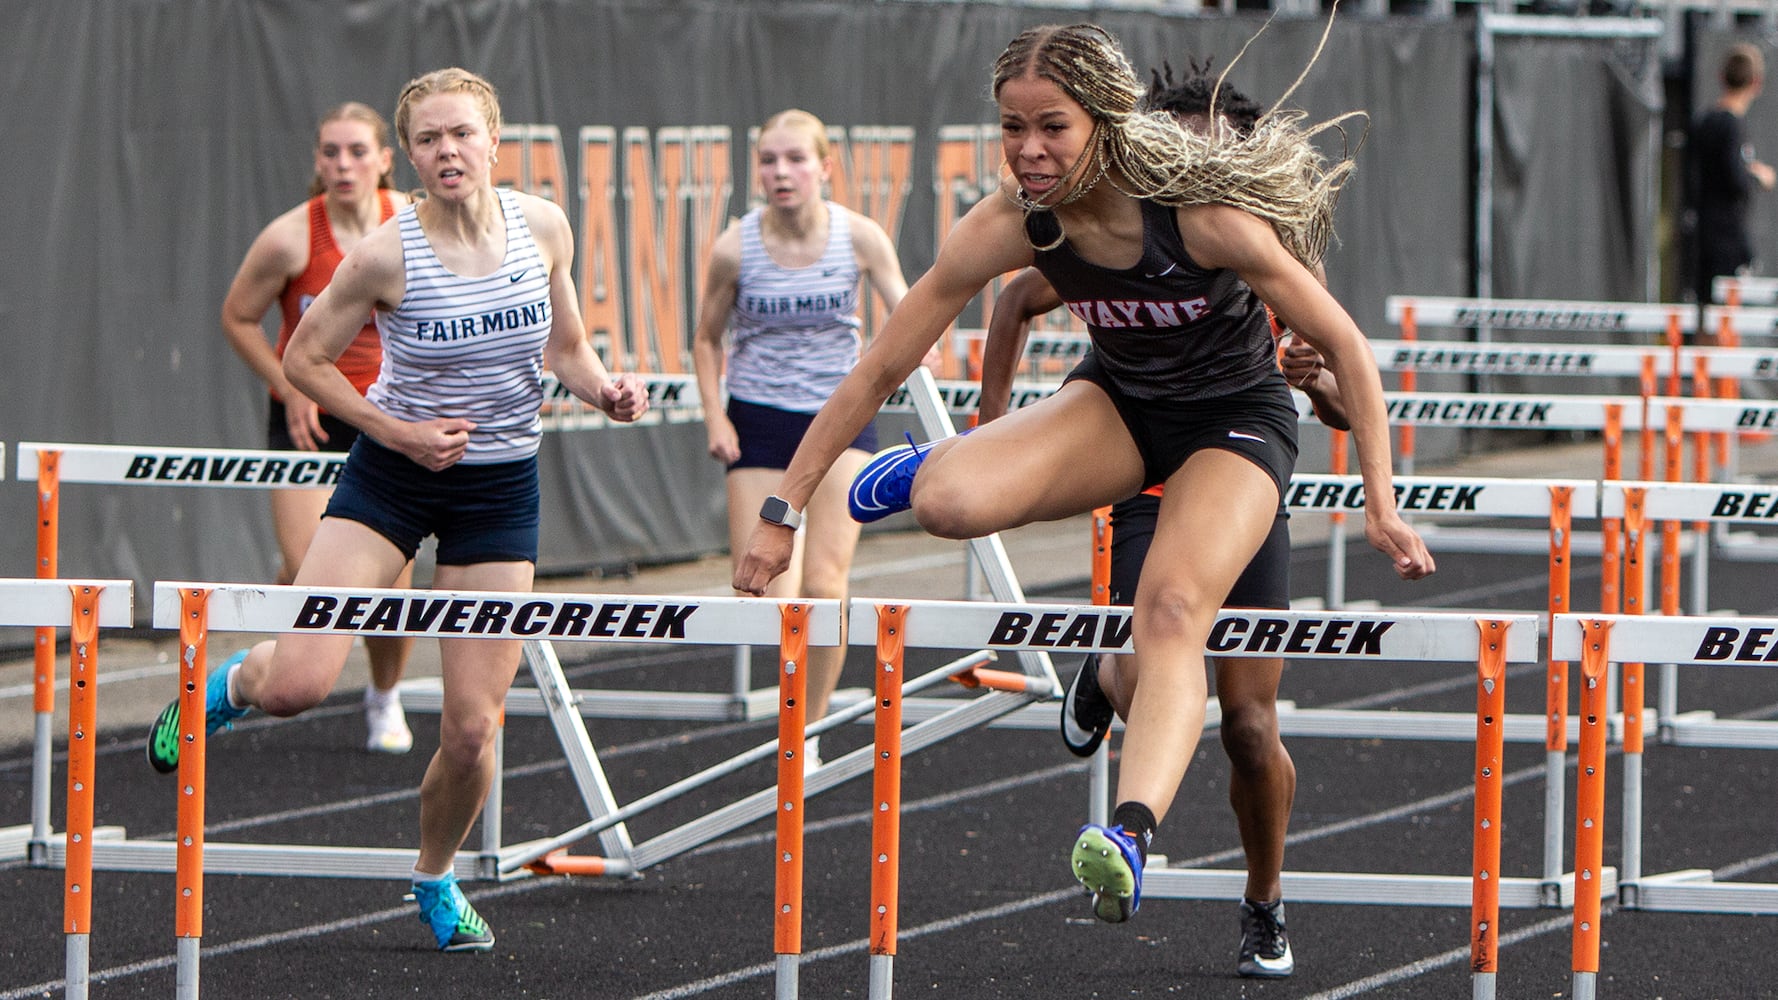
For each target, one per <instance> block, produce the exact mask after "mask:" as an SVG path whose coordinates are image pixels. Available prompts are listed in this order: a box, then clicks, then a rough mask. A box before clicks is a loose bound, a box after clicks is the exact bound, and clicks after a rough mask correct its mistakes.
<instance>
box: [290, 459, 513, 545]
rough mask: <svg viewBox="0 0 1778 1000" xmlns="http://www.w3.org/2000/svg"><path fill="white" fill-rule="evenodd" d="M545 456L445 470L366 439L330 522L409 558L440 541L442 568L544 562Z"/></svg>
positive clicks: (336, 496) (343, 480)
mask: <svg viewBox="0 0 1778 1000" xmlns="http://www.w3.org/2000/svg"><path fill="white" fill-rule="evenodd" d="M540 509H541V503H540V501H539V493H538V488H537V456H535V455H533V456H531V457H530V458H523V459H519V460H517V461H513V462H489V463H486V464H478V465H467V464H464V463H462V462H458V463H457V464H456V465H453V466H451V467H449V468H447V469H442V470H440V471H438V472H433V471H432V470H430V469H428V468H426V467H425V466H423V465H420V464H418V463H417V462H414V461H413V460H412V459H410V458H408V457H407V456H406V455H403V454H401V453H400V452H397V451H392V450H390V449H388V448H385V447H383V446H382V445H380V444H378V443H377V442H376V441H375V440H374V439H372V438H371V437H370V436H369V435H360V436H359V438H358V443H357V444H354V445H353V446H352V452H351V454H349V455H347V456H346V468H345V469H344V470H343V471H342V472H341V473H340V481H339V485H338V486H336V487H334V490H333V496H332V498H330V499H329V500H328V501H327V513H326V514H325V515H323V516H325V517H340V518H345V519H346V520H348V521H357V522H358V523H359V524H362V525H364V526H365V527H367V528H369V529H371V530H372V531H375V532H376V533H377V534H379V535H382V536H383V537H384V538H387V539H388V540H389V541H390V542H391V543H393V544H394V545H395V547H396V548H398V549H400V550H401V552H402V554H403V555H405V556H407V557H408V558H409V559H412V558H413V557H414V553H415V552H417V551H419V548H420V543H421V542H422V541H425V539H426V536H427V535H437V536H438V565H440V566H473V565H475V564H477V563H489V562H529V563H535V562H536V561H537V534H538V522H539V519H540V517H539V511H540Z"/></svg>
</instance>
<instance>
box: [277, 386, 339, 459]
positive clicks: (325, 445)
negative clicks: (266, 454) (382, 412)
mask: <svg viewBox="0 0 1778 1000" xmlns="http://www.w3.org/2000/svg"><path fill="white" fill-rule="evenodd" d="M321 429H322V430H324V431H326V432H327V440H325V441H323V442H321V449H320V450H322V451H351V450H352V443H353V442H354V441H357V440H358V428H356V427H353V426H352V425H351V424H348V423H346V422H345V421H344V420H341V419H340V418H338V417H336V416H334V415H333V414H331V413H323V414H321ZM265 446H266V447H267V448H270V449H271V450H273V451H296V450H297V448H296V442H295V441H292V440H291V439H290V424H289V422H288V417H286V416H285V412H284V404H283V403H282V402H280V401H279V400H276V399H274V400H272V412H271V414H270V415H269V416H267V417H266V422H265Z"/></svg>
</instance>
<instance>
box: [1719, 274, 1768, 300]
mask: <svg viewBox="0 0 1778 1000" xmlns="http://www.w3.org/2000/svg"><path fill="white" fill-rule="evenodd" d="M1710 296H1711V298H1712V299H1713V300H1714V301H1716V302H1720V303H1722V304H1724V305H1730V306H1771V305H1778V278H1770V277H1760V276H1757V275H1750V274H1719V275H1717V276H1716V278H1715V280H1713V281H1712V282H1711V283H1710Z"/></svg>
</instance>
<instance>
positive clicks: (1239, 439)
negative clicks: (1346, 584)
mask: <svg viewBox="0 0 1778 1000" xmlns="http://www.w3.org/2000/svg"><path fill="white" fill-rule="evenodd" d="M1075 379H1084V380H1086V381H1088V382H1091V383H1093V384H1094V385H1096V386H1098V387H1099V388H1100V389H1102V390H1104V392H1105V394H1106V395H1107V396H1109V397H1111V404H1112V405H1113V406H1115V407H1117V412H1118V416H1120V417H1122V418H1123V422H1124V427H1125V429H1126V430H1128V431H1129V432H1130V438H1131V440H1133V441H1134V442H1135V443H1136V450H1137V451H1138V452H1140V453H1141V455H1142V465H1143V483H1142V485H1143V487H1144V488H1147V487H1150V486H1157V485H1159V484H1161V483H1164V482H1166V481H1167V477H1169V476H1171V475H1173V473H1175V472H1178V471H1179V468H1180V466H1183V465H1184V464H1185V460H1186V459H1188V458H1190V457H1191V456H1192V455H1193V454H1194V453H1196V452H1199V451H1202V450H1204V449H1205V448H1220V449H1222V450H1223V451H1230V452H1234V453H1235V454H1237V455H1240V456H1241V457H1242V458H1245V459H1247V460H1248V461H1250V462H1252V463H1253V464H1255V465H1257V466H1259V467H1260V468H1261V469H1264V470H1265V471H1266V474H1267V475H1269V476H1271V477H1272V483H1273V484H1274V485H1276V486H1277V487H1278V497H1279V501H1280V506H1279V509H1280V510H1282V509H1283V506H1282V501H1283V497H1284V488H1285V487H1286V486H1287V485H1289V483H1290V476H1291V473H1292V471H1293V470H1294V469H1295V467H1296V453H1297V444H1296V427H1297V412H1296V402H1295V401H1294V400H1292V399H1291V396H1290V387H1289V386H1287V385H1285V384H1284V376H1283V375H1281V374H1276V373H1274V374H1273V375H1271V376H1269V377H1267V378H1266V380H1265V381H1263V382H1261V383H1259V384H1258V385H1256V386H1253V387H1251V388H1248V389H1242V390H1241V391H1240V392H1235V393H1230V394H1229V395H1227V396H1217V397H1214V398H1211V399H1192V400H1166V399H1137V398H1135V397H1132V396H1126V395H1125V394H1124V393H1123V392H1122V391H1121V390H1120V389H1118V387H1117V386H1116V385H1115V384H1113V383H1112V381H1111V377H1110V375H1109V374H1108V373H1107V372H1106V371H1105V369H1104V366H1102V365H1101V364H1100V363H1099V358H1098V356H1097V355H1096V354H1094V353H1092V352H1088V354H1087V356H1086V357H1085V358H1082V359H1081V362H1080V364H1078V365H1076V366H1075V367H1074V370H1073V371H1071V372H1069V373H1068V377H1067V378H1066V379H1065V380H1064V383H1067V382H1072V381H1074V380H1075Z"/></svg>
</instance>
